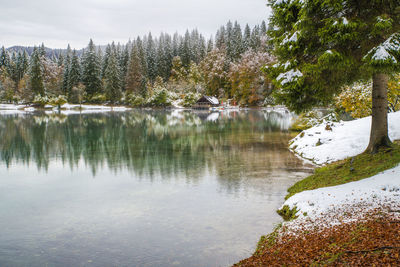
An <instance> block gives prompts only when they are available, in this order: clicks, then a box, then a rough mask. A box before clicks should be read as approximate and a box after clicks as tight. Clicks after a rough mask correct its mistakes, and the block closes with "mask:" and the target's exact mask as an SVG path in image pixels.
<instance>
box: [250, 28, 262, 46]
mask: <svg viewBox="0 0 400 267" xmlns="http://www.w3.org/2000/svg"><path fill="white" fill-rule="evenodd" d="M260 46H261V38H260V27H259V26H258V25H256V26H254V28H253V30H252V32H251V39H250V47H251V49H253V50H254V51H258V49H259V48H260Z"/></svg>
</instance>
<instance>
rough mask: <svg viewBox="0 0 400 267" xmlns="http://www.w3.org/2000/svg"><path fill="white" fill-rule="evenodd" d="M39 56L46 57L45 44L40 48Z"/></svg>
mask: <svg viewBox="0 0 400 267" xmlns="http://www.w3.org/2000/svg"><path fill="white" fill-rule="evenodd" d="M39 54H40V56H41V57H46V48H45V46H44V43H42V45H41V46H40V47H39Z"/></svg>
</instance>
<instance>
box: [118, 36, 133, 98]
mask: <svg viewBox="0 0 400 267" xmlns="http://www.w3.org/2000/svg"><path fill="white" fill-rule="evenodd" d="M130 47H131V45H130V42H129V43H128V44H127V45H125V46H124V49H123V51H122V52H121V55H120V58H119V68H120V69H121V81H122V89H123V90H125V77H126V73H127V71H128V63H129V49H130Z"/></svg>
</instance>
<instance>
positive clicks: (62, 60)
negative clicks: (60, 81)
mask: <svg viewBox="0 0 400 267" xmlns="http://www.w3.org/2000/svg"><path fill="white" fill-rule="evenodd" d="M64 60H65V59H64V55H63V53H60V54H59V55H58V59H57V65H58V66H59V67H61V66H62V65H63V64H64Z"/></svg>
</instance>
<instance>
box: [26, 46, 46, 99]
mask: <svg viewBox="0 0 400 267" xmlns="http://www.w3.org/2000/svg"><path fill="white" fill-rule="evenodd" d="M40 57H41V55H40V50H39V49H38V48H36V47H35V48H34V49H33V53H32V55H31V61H30V64H29V68H30V70H29V78H30V80H29V82H30V86H31V89H32V91H33V93H34V94H35V95H41V96H44V83H43V66H42V62H41V60H40Z"/></svg>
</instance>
